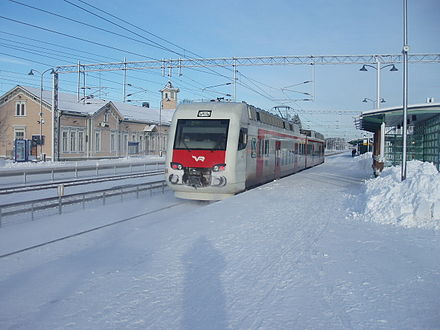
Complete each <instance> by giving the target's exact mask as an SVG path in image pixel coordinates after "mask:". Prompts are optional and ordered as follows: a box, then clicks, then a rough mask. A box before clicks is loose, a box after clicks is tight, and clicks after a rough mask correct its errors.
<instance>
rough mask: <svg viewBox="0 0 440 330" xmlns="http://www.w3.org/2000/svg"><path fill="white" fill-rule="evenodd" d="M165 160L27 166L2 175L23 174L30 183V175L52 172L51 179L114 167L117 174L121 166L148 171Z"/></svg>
mask: <svg viewBox="0 0 440 330" xmlns="http://www.w3.org/2000/svg"><path fill="white" fill-rule="evenodd" d="M163 164H164V162H157V161H155V162H141V163H128V164H127V163H115V164H99V163H96V164H90V165H87V164H86V165H78V164H75V165H67V166H59V167H51V168H42V167H39V168H25V169H11V170H9V169H8V170H2V171H0V177H14V176H17V177H19V176H21V177H22V178H23V179H22V183H23V184H26V183H28V177H29V176H30V175H35V174H50V179H51V180H52V181H54V180H55V174H56V173H72V177H74V178H78V177H79V172H84V171H93V173H94V175H96V176H99V175H100V171H101V172H102V170H108V169H113V174H116V170H117V169H121V168H129V172H130V173H132V172H133V169H134V168H141V169H139V171H140V170H143V171H147V166H152V165H156V167H157V168H159V166H160V165H163Z"/></svg>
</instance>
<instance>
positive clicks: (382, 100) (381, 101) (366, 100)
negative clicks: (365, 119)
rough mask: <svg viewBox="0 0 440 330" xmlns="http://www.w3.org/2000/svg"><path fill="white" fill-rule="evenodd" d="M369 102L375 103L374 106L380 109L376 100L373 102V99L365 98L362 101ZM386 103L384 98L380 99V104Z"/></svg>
mask: <svg viewBox="0 0 440 330" xmlns="http://www.w3.org/2000/svg"><path fill="white" fill-rule="evenodd" d="M368 101H370V102H373V104H374V106H375V107H377V108H379V107H378V106H377V105H376V102H377V100H376V101H375V100H372V99H370V98H368V97H365V98H364V99H363V100H362V102H364V103H367V102H368ZM385 102H386V101H385V99H384V98H383V97H381V98H380V103H385Z"/></svg>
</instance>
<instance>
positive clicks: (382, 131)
mask: <svg viewBox="0 0 440 330" xmlns="http://www.w3.org/2000/svg"><path fill="white" fill-rule="evenodd" d="M380 161H381V162H382V163H384V162H385V119H384V121H383V122H382V124H381V125H380Z"/></svg>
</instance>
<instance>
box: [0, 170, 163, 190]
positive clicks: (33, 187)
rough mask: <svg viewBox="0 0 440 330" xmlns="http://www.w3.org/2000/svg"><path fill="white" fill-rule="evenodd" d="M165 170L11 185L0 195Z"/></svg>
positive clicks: (117, 178) (150, 174)
mask: <svg viewBox="0 0 440 330" xmlns="http://www.w3.org/2000/svg"><path fill="white" fill-rule="evenodd" d="M163 173H164V171H163V170H153V171H148V172H142V173H134V174H119V175H110V176H104V177H94V178H86V179H74V180H72V179H70V180H57V181H50V182H47V183H35V184H27V185H25V186H18V187H17V186H10V187H3V188H0V195H5V194H11V193H18V192H29V191H37V190H44V189H55V188H57V187H58V186H60V185H64V187H72V186H79V185H84V184H93V183H102V182H109V181H117V180H125V179H135V178H141V177H148V176H155V175H160V174H163Z"/></svg>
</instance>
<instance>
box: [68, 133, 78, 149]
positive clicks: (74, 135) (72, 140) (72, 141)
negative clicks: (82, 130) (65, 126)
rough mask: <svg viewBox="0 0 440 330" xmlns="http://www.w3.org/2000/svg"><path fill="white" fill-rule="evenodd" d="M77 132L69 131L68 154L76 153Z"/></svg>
mask: <svg viewBox="0 0 440 330" xmlns="http://www.w3.org/2000/svg"><path fill="white" fill-rule="evenodd" d="M77 136H78V135H77V131H76V130H70V132H69V140H70V141H69V142H70V143H69V146H70V152H76V151H77Z"/></svg>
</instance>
